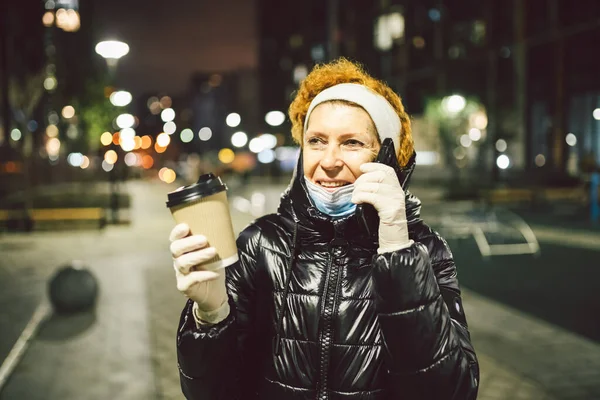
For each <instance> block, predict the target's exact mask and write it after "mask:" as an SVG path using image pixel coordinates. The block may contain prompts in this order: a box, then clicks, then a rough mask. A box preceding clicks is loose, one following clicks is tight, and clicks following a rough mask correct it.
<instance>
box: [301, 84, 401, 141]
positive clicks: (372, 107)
mask: <svg viewBox="0 0 600 400" xmlns="http://www.w3.org/2000/svg"><path fill="white" fill-rule="evenodd" d="M332 100H346V101H349V102H352V103H355V104H357V105H359V106H361V107H362V108H364V110H365V111H366V112H367V113H368V114H369V115H370V116H371V119H372V120H373V123H374V124H375V128H376V129H377V133H378V134H379V139H381V141H382V142H383V139H385V138H391V139H392V141H393V142H394V147H395V148H396V152H397V151H398V150H399V149H400V133H401V132H402V124H401V123H400V117H398V114H397V113H396V111H395V110H394V108H393V107H392V105H391V104H390V103H389V102H388V101H387V100H386V99H385V98H384V97H383V96H381V95H380V94H378V93H375V92H374V91H372V90H371V89H369V88H368V87H366V86H363V85H359V84H357V83H341V84H339V85H335V86H331V87H329V88H327V89H325V90H323V91H322V92H321V93H319V94H318V95H316V96H315V98H314V99H313V101H312V102H311V103H310V106H309V107H308V112H307V113H306V118H305V119H304V133H306V130H307V129H308V119H309V118H310V114H311V113H312V111H313V110H314V109H315V107H316V106H318V105H319V104H321V103H324V102H326V101H332Z"/></svg>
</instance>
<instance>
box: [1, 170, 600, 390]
mask: <svg viewBox="0 0 600 400" xmlns="http://www.w3.org/2000/svg"><path fill="white" fill-rule="evenodd" d="M174 187H175V185H170V186H167V185H164V184H160V183H157V182H154V183H141V182H135V183H131V184H130V185H129V190H130V192H131V194H132V195H133V206H132V212H131V220H132V224H131V225H130V226H119V227H108V228H107V229H106V230H104V231H82V232H62V233H38V234H35V235H24V234H21V235H8V236H4V237H0V251H1V252H2V257H1V258H0V307H2V309H3V310H6V312H3V313H1V314H0V358H1V359H3V358H4V356H5V355H6V353H7V352H8V350H9V349H10V347H11V346H12V343H14V341H15V340H16V338H17V337H18V335H19V333H20V331H21V329H22V328H23V327H24V326H25V325H26V323H27V320H28V319H29V316H30V315H31V314H32V313H33V311H34V309H35V306H36V305H37V304H38V302H39V301H40V300H41V299H43V298H44V295H45V288H46V281H47V279H48V277H49V276H51V274H52V273H53V271H54V270H55V268H56V267H57V266H59V265H60V264H62V263H63V262H65V261H67V260H71V259H75V258H78V259H82V260H84V261H86V263H87V264H88V265H89V267H90V269H91V270H92V271H93V272H94V273H95V274H96V276H97V277H98V280H99V282H100V285H101V295H100V297H99V300H98V307H97V309H96V311H95V312H94V313H90V314H84V315H80V316H76V317H71V318H67V317H56V316H53V317H52V318H51V319H50V320H49V321H48V322H47V323H46V325H44V326H43V327H42V329H41V331H40V333H39V335H38V336H37V337H36V339H35V340H34V341H33V342H32V344H31V347H30V348H29V350H28V351H27V353H26V355H25V357H24V358H23V360H22V362H21V363H20V364H19V366H18V367H17V369H16V370H15V373H14V374H13V376H12V378H11V379H10V381H9V382H8V384H7V386H6V387H5V388H4V390H2V391H1V392H0V399H1V400H4V399H34V400H35V399H49V400H54V399H82V398H85V399H108V398H111V399H113V398H114V399H136V400H137V399H153V398H154V399H179V398H181V397H182V396H181V392H180V389H179V382H178V376H177V368H176V360H175V343H174V342H175V341H174V338H175V329H176V326H177V320H178V318H179V312H180V310H181V307H182V305H183V303H184V299H183V298H182V296H181V295H180V294H179V293H178V292H177V290H176V289H175V280H174V276H173V272H172V270H171V267H170V264H171V260H170V256H169V254H168V243H167V240H166V236H167V234H168V231H169V230H170V228H171V227H172V226H173V222H172V219H171V217H170V215H169V213H168V211H167V210H166V209H165V208H164V203H163V201H164V196H165V193H166V192H167V191H168V190H170V189H173V188H174ZM258 189H260V190H258ZM281 189H282V186H273V185H270V186H256V185H255V186H252V185H250V186H248V187H246V188H243V189H242V190H239V191H236V193H232V198H231V201H232V205H233V204H234V201H235V207H232V208H233V212H232V214H233V220H234V227H235V230H236V231H239V230H240V229H242V228H243V227H244V226H245V225H246V224H247V223H248V222H250V221H251V220H252V219H253V218H254V217H255V216H258V215H260V214H261V213H262V212H267V211H272V210H273V209H274V208H275V207H276V205H277V203H278V198H279V194H280V193H281ZM237 195H240V197H236V196H237ZM253 213H254V215H253ZM465 254H466V253H465ZM457 256H459V257H460V255H459V254H458V253H457ZM467 258H468V257H467ZM461 265H462V264H461ZM473 268H475V267H473ZM497 269H500V268H497ZM478 271H479V269H475V270H474V272H471V270H470V267H469V266H464V267H463V266H461V272H460V273H461V281H462V282H463V286H464V282H465V281H467V280H469V277H471V279H473V281H474V282H475V281H476V280H475V278H474V277H476V276H477V274H478ZM463 275H464V276H463ZM482 276H485V274H482ZM500 278H502V279H504V278H503V277H502V276H501V274H500V275H498V276H497V279H500ZM464 297H465V308H466V310H467V315H468V317H469V322H470V325H471V332H472V336H473V341H474V343H475V346H476V348H477V351H478V355H479V358H480V362H481V369H482V378H481V391H480V397H479V399H480V400H487V399H489V400H492V399H532V400H544V399H548V400H550V399H586V400H588V399H594V398H600V346H599V345H598V344H597V343H594V342H592V341H589V340H585V339H584V338H581V337H580V336H577V335H573V334H572V333H570V332H568V331H566V330H563V329H560V328H557V327H556V326H554V325H551V324H548V323H547V322H545V321H543V320H540V319H537V318H534V317H532V316H531V314H528V313H522V312H519V311H517V310H515V309H514V308H510V307H507V306H506V305H504V304H502V303H498V302H495V301H491V300H489V299H488V298H487V297H484V296H481V295H480V294H478V293H475V292H473V291H470V290H468V289H465V293H464Z"/></svg>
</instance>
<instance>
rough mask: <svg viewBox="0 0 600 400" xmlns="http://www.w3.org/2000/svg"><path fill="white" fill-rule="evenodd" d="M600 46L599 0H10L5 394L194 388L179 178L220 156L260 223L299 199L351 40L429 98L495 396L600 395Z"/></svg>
mask: <svg viewBox="0 0 600 400" xmlns="http://www.w3.org/2000/svg"><path fill="white" fill-rule="evenodd" d="M599 49H600V1H598V0H577V1H573V0H571V1H568V0H478V1H475V0H461V1H458V0H422V1H418V2H417V1H409V0H372V1H366V0H346V1H344V2H342V1H340V0H308V1H304V2H301V3H298V2H291V1H288V0H221V1H218V2H215V1H210V2H205V1H192V0H185V1H184V0H180V1H176V2H164V1H158V0H145V1H141V0H127V1H117V0H104V1H85V2H84V1H82V2H80V1H78V0H47V1H46V0H44V1H39V0H38V1H36V0H28V1H23V2H14V1H2V2H1V3H0V79H1V80H0V121H1V123H0V307H1V308H2V310H3V311H2V313H0V362H2V366H1V367H0V399H2V400H4V399H109V398H110V399H148V398H156V399H175V398H181V397H182V395H181V392H180V390H179V383H178V372H177V363H176V357H175V331H176V327H177V321H178V317H179V312H180V310H181V308H182V306H183V304H184V301H185V299H184V298H183V297H182V296H181V295H180V294H179V293H178V292H177V289H176V286H175V279H174V274H173V271H172V268H171V264H172V261H171V258H170V255H169V250H168V233H169V231H170V229H171V228H172V226H173V225H174V222H173V220H172V218H171V215H170V214H169V211H168V209H167V208H166V207H165V201H166V196H167V193H168V192H169V191H171V190H174V189H175V188H177V187H178V186H181V185H184V184H188V183H191V182H194V181H195V180H196V179H197V177H198V176H199V175H200V174H202V173H205V172H214V173H216V174H218V175H220V176H221V177H222V178H223V179H224V181H225V182H226V183H227V185H228V187H229V195H228V196H229V202H230V206H231V212H232V216H233V222H234V228H235V231H236V232H239V231H240V230H241V229H243V228H244V227H245V226H246V225H247V224H248V223H249V222H250V221H252V220H253V219H254V218H257V217H259V216H261V215H263V214H265V213H268V212H275V211H276V208H277V205H278V201H279V196H280V194H281V193H282V191H283V190H284V189H285V187H286V186H287V183H288V182H289V180H290V177H291V171H292V169H293V168H294V165H295V162H296V158H297V155H298V147H297V146H296V145H295V144H294V143H293V141H292V139H291V135H290V133H289V132H290V121H289V119H288V117H287V107H288V106H289V103H290V101H291V100H292V98H293V95H294V91H295V90H296V88H297V86H298V84H299V82H301V81H302V79H303V78H304V77H306V75H307V74H308V72H309V71H310V69H311V68H312V66H314V65H315V64H318V63H321V62H326V61H329V60H332V59H335V58H337V57H339V56H345V57H347V58H350V59H352V60H356V61H359V62H361V63H362V64H363V65H364V66H365V68H366V69H367V70H368V71H369V72H370V73H371V74H373V75H374V76H376V77H378V78H382V79H384V80H385V81H387V82H388V83H389V85H390V86H391V87H392V88H393V89H394V90H395V91H396V92H397V93H398V94H399V95H400V96H401V97H402V99H403V101H404V104H405V106H406V108H407V110H408V112H409V114H411V116H412V118H413V132H414V140H415V146H416V150H417V164H418V166H417V169H416V171H415V174H414V176H413V180H412V183H411V191H412V192H414V193H415V194H416V195H417V196H419V197H420V198H421V199H422V201H423V217H424V219H425V221H426V222H428V223H429V224H430V225H432V226H433V227H434V228H435V229H437V230H438V231H440V232H441V233H442V235H443V236H444V237H445V238H446V239H447V240H448V242H449V243H450V245H451V247H452V250H453V252H454V256H455V259H456V263H457V268H458V275H459V280H460V283H461V285H462V288H463V290H464V302H465V308H466V310H467V317H468V321H469V324H470V328H471V334H472V337H473V342H474V345H475V347H476V350H477V352H478V356H479V358H480V362H481V371H482V377H481V390H480V397H479V398H480V399H536V400H537V399H585V400H588V399H591V400H593V399H600V211H599V200H598V190H599V186H600V75H599V74H600V54H599ZM58 271H62V272H63V273H64V272H65V271H67V272H69V271H71V275H70V276H71V277H70V278H69V277H67V278H66V279H67V280H71V282H67V283H64V282H63V283H62V284H63V285H64V287H63V289H61V285H60V284H56V285H55V286H53V285H52V283H51V282H54V283H56V282H57V280H56V277H57V273H58ZM73 271H75V272H76V271H79V272H81V271H88V272H90V273H91V275H89V276H91V277H93V279H92V280H91V281H90V280H89V279H87V280H86V276H84V274H83V273H81V274H80V275H77V273H75V272H73ZM67 275H68V274H67ZM89 276H88V278H89ZM82 277H83V278H82ZM63 278H64V277H63ZM63 280H64V279H63ZM61 282H62V281H61ZM64 288H71V289H72V290H73V293H75V292H76V293H78V294H77V296H80V297H81V298H85V297H86V296H87V297H88V299H89V298H90V296H91V297H92V298H93V299H95V306H94V307H92V309H91V310H88V311H84V312H78V313H58V312H54V311H52V310H51V309H49V308H48V307H47V303H48V297H49V295H50V294H51V293H54V294H53V295H54V296H58V297H60V291H61V290H66V289H64ZM73 288H75V289H73ZM82 288H83V289H82ZM86 290H87V292H86ZM53 291H54V292H53ZM56 291H58V292H56ZM56 293H59V294H56ZM73 301H81V299H79V300H77V299H75V300H73Z"/></svg>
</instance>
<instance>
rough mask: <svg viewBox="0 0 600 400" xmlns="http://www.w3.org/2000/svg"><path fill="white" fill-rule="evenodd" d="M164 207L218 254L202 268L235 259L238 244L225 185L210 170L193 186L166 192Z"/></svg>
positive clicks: (226, 265)
mask: <svg viewBox="0 0 600 400" xmlns="http://www.w3.org/2000/svg"><path fill="white" fill-rule="evenodd" d="M167 207H168V208H169V210H170V211H171V214H172V215H173V218H174V219H175V221H176V222H177V223H178V224H179V223H182V222H185V223H186V224H188V225H189V227H190V230H191V233H192V234H193V235H203V236H205V237H206V238H207V240H208V245H209V246H212V247H214V248H215V249H216V250H217V255H216V256H215V257H214V258H212V259H210V260H208V261H206V262H204V263H202V264H201V265H200V266H201V267H202V269H207V270H214V269H218V268H225V267H228V266H229V265H231V264H233V263H235V262H236V261H237V260H238V252H237V246H236V244H235V236H234V233H233V224H232V223H231V214H230V213H229V203H228V201H227V186H225V184H224V183H223V181H221V178H219V177H217V176H215V175H214V174H212V173H208V174H204V175H201V176H200V178H199V179H198V182H196V183H195V184H193V185H190V186H183V187H181V188H179V189H177V190H175V191H173V192H171V193H169V194H168V201H167Z"/></svg>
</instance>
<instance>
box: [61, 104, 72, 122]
mask: <svg viewBox="0 0 600 400" xmlns="http://www.w3.org/2000/svg"><path fill="white" fill-rule="evenodd" d="M61 114H62V116H63V118H65V119H71V118H73V117H74V116H75V108H73V106H64V107H63V109H62V112H61Z"/></svg>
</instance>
